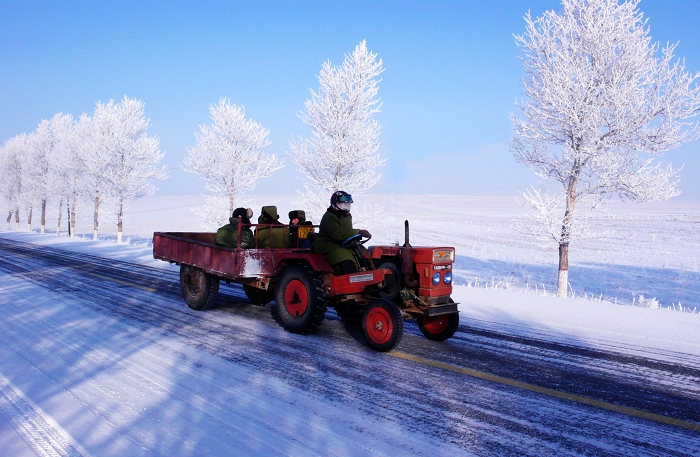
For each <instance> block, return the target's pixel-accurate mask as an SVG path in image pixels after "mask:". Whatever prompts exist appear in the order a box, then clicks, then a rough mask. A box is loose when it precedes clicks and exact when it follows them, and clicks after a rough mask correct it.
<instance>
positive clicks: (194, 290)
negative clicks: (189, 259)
mask: <svg viewBox="0 0 700 457" xmlns="http://www.w3.org/2000/svg"><path fill="white" fill-rule="evenodd" d="M219 282H220V279H219V278H218V277H217V276H213V275H210V274H207V273H205V272H204V271H202V270H201V269H199V268H197V267H193V266H191V265H184V264H183V265H180V289H181V290H182V298H184V299H185V302H186V303H187V306H189V307H190V308H192V309H194V310H197V311H201V310H204V309H211V308H213V307H214V304H215V302H216V296H217V295H218V294H219Z"/></svg>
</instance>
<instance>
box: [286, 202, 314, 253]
mask: <svg viewBox="0 0 700 457" xmlns="http://www.w3.org/2000/svg"><path fill="white" fill-rule="evenodd" d="M289 225H290V226H291V227H289V235H290V239H291V240H292V242H291V246H292V247H296V248H308V247H310V246H309V240H308V239H307V237H308V235H309V233H310V232H313V231H314V228H313V227H311V226H312V225H313V223H311V221H307V220H306V213H305V212H304V211H303V210H300V209H297V210H294V211H290V212H289ZM295 226H297V227H295ZM299 226H301V227H299Z"/></svg>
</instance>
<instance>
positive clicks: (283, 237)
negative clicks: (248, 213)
mask: <svg viewBox="0 0 700 457" xmlns="http://www.w3.org/2000/svg"><path fill="white" fill-rule="evenodd" d="M278 219H279V216H278V215H277V207H276V206H263V207H262V210H261V211H260V217H258V224H275V225H273V226H269V225H259V226H258V227H256V229H255V247H257V248H260V249H263V248H288V247H289V245H290V235H289V231H288V230H287V228H286V227H285V226H284V225H281V224H280V221H279V220H278Z"/></svg>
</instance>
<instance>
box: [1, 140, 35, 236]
mask: <svg viewBox="0 0 700 457" xmlns="http://www.w3.org/2000/svg"><path fill="white" fill-rule="evenodd" d="M28 143H29V139H28V135H25V134H24V133H22V134H20V135H17V136H15V137H12V138H10V139H9V140H7V141H5V144H4V146H3V147H2V148H1V149H0V176H2V179H0V195H1V196H2V198H3V200H4V202H5V204H6V205H7V206H6V208H7V211H8V214H7V225H6V228H8V229H9V228H10V222H11V221H12V215H13V214H14V216H15V224H16V225H15V228H17V229H18V228H19V210H20V207H21V206H22V199H23V194H24V192H23V186H22V184H23V177H24V173H23V171H22V167H23V164H24V159H25V157H26V156H27V154H28V149H29V144H28Z"/></svg>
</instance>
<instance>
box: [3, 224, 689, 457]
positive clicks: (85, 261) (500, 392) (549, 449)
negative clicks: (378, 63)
mask: <svg viewBox="0 0 700 457" xmlns="http://www.w3.org/2000/svg"><path fill="white" fill-rule="evenodd" d="M0 292H1V293H2V295H1V298H0V306H1V308H0V309H1V310H2V313H0V449H11V450H12V455H34V454H37V455H89V454H90V455H163V456H171V455H234V454H235V455H430V456H434V455H460V454H461V455H492V456H502V455H634V456H643V455H650V456H657V455H665V456H675V455H700V432H698V431H691V430H687V429H684V428H681V427H676V426H671V425H665V424H660V423H658V422H654V421H651V420H647V419H642V418H639V417H632V416H630V415H627V414H621V413H617V412H612V411H608V410H605V409H601V408H597V407H594V406H587V405H582V404H580V403H577V402H574V401H569V400H566V399H561V398H554V397H552V396H549V395H543V394H540V393H536V392H532V391H530V390H527V389H521V388H517V387H512V386H507V385H504V384H501V383H498V382H491V381H487V380H483V379H479V378H475V377H472V376H468V375H465V374H463V373H460V372H459V370H456V371H455V370H449V369H448V370H445V369H442V368H439V367H436V366H432V365H429V364H427V363H422V362H421V360H430V361H437V362H440V363H443V364H449V366H453V367H457V368H459V367H463V368H466V369H470V370H478V371H479V372H483V373H486V374H491V375H496V376H499V377H502V378H507V379H510V380H515V381H520V382H523V383H528V384H529V385H533V386H539V387H545V388H549V389H554V390H556V391H558V392H561V393H562V394H572V395H579V396H584V397H588V398H592V399H596V400H599V401H602V402H607V403H611V404H615V405H620V406H625V407H629V408H633V409H635V410H637V411H640V412H650V413H654V414H658V415H663V416H667V417H671V418H675V419H679V420H681V421H685V422H686V423H690V424H693V423H700V359H698V358H697V357H695V358H694V357H692V356H687V355H680V354H676V353H671V352H667V353H659V352H658V351H657V353H655V354H654V356H653V357H648V358H647V357H642V356H639V355H629V354H627V353H624V352H622V351H620V352H616V351H615V350H614V348H613V349H611V350H610V351H603V350H600V349H593V348H586V347H584V346H581V345H564V344H561V343H556V342H552V341H546V340H543V339H541V338H530V337H524V336H512V335H508V334H505V333H503V332H501V331H494V330H489V329H485V328H484V326H483V325H479V326H471V325H470V322H469V321H468V320H466V321H463V322H462V324H463V325H462V326H461V327H460V329H459V331H458V333H457V334H456V335H455V337H454V338H453V339H451V340H450V341H448V342H446V343H433V342H430V341H428V340H426V339H425V338H423V337H422V336H421V335H420V332H419V331H418V329H417V326H416V325H414V324H412V323H410V322H407V325H406V335H405V336H404V340H403V342H402V343H401V345H400V346H399V348H398V351H399V354H395V355H394V356H392V355H387V354H379V353H376V352H373V351H371V350H369V349H367V348H366V347H365V345H364V343H363V340H362V336H361V332H360V331H359V329H357V328H353V327H345V326H344V325H343V324H342V323H341V321H340V320H338V319H337V318H336V317H335V314H334V313H333V312H332V311H329V312H328V319H327V321H325V322H324V324H323V325H322V327H321V328H320V330H319V331H318V332H317V333H316V334H314V335H306V336H300V335H293V334H290V333H288V332H285V331H284V330H282V329H281V328H280V327H279V326H278V325H277V324H276V323H275V321H274V319H273V317H272V316H271V313H270V307H269V306H268V307H256V306H253V305H251V304H250V303H249V302H248V301H247V299H246V298H245V295H244V294H243V292H242V290H241V289H240V288H239V287H238V286H233V285H231V286H225V285H222V288H221V293H220V298H219V307H218V308H217V309H215V310H212V311H207V312H195V311H191V310H190V309H189V308H187V306H186V305H185V304H184V301H183V300H182V298H181V296H180V291H179V284H178V275H177V270H175V269H157V268H152V267H148V266H144V265H139V264H133V263H128V262H121V261H116V260H108V259H104V258H100V257H94V256H90V255H86V254H81V253H76V252H70V251H64V250H59V249H55V248H50V247H44V246H37V245H32V244H28V243H23V242H18V241H12V240H9V239H5V238H0ZM402 354H406V355H408V356H409V357H412V358H413V359H414V360H418V361H414V360H408V359H407V357H397V356H396V355H402ZM31 417H34V418H35V420H34V421H28V420H25V419H26V418H31ZM27 424H29V425H27ZM47 436H48V437H56V438H55V439H54V440H50V439H44V438H42V437H47ZM52 450H53V452H54V454H51V452H52Z"/></svg>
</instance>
